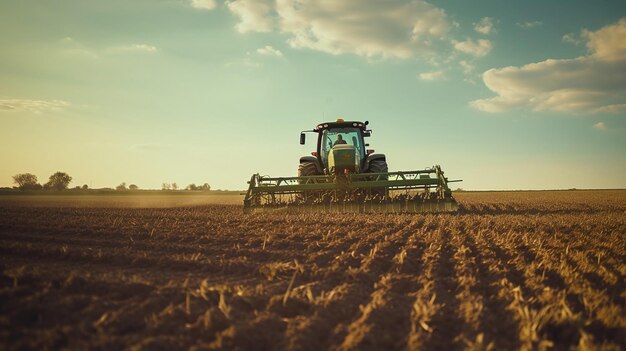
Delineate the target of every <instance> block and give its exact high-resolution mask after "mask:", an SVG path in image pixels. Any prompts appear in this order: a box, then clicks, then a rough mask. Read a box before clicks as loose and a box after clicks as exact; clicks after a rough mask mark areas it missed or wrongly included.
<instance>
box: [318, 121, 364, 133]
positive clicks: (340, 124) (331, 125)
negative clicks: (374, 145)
mask: <svg viewBox="0 0 626 351" xmlns="http://www.w3.org/2000/svg"><path fill="white" fill-rule="evenodd" d="M367 123H368V122H359V121H344V120H343V119H341V118H339V119H337V121H335V122H324V123H320V124H318V125H316V126H315V131H316V132H321V131H322V130H324V129H335V128H360V129H363V130H365V129H366V128H367Z"/></svg>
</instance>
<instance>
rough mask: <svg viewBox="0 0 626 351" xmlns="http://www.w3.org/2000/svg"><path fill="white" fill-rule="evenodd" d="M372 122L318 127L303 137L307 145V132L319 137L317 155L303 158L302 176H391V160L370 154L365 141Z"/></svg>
mask: <svg viewBox="0 0 626 351" xmlns="http://www.w3.org/2000/svg"><path fill="white" fill-rule="evenodd" d="M368 124H369V122H367V121H365V123H362V122H345V121H344V120H343V119H338V120H337V121H336V122H327V123H322V124H318V125H317V126H316V127H315V129H313V130H311V131H308V130H307V131H303V132H301V133H300V144H301V145H304V144H305V140H306V134H305V133H307V132H310V133H317V134H318V135H317V151H314V152H312V153H311V154H312V156H303V157H301V158H300V166H299V167H298V176H299V177H306V176H314V175H324V174H326V175H332V176H340V175H346V174H351V173H352V174H354V173H387V171H388V168H387V160H386V159H385V155H383V154H375V153H374V150H369V149H367V147H368V146H369V144H367V143H366V142H365V138H367V137H369V136H370V135H371V133H372V132H371V130H367V125H368Z"/></svg>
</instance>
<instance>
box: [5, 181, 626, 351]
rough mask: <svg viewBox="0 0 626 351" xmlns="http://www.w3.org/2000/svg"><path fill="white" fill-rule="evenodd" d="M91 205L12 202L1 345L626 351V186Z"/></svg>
mask: <svg viewBox="0 0 626 351" xmlns="http://www.w3.org/2000/svg"><path fill="white" fill-rule="evenodd" d="M77 199H78V197H77V198H75V199H74V200H72V197H64V198H63V199H55V198H46V199H41V198H39V199H37V198H31V199H30V200H28V199H26V198H25V197H22V198H20V197H10V198H9V197H0V265H1V266H0V268H1V274H0V345H2V349H9V350H11V349H16V350H17V349H35V350H43V349H63V348H69V349H105V350H119V349H123V348H129V349H137V350H140V349H147V350H172V349H186V348H191V349H254V350H264V349H297V350H300V349H303V350H323V349H339V350H348V349H365V350H367V349H380V350H393V349H412V350H418V349H423V350H462V349H465V350H490V349H492V350H509V349H523V350H535V349H539V350H540V349H554V350H569V349H581V350H593V349H607V350H624V349H626V305H625V303H626V284H625V281H626V191H558V192H492V193H459V194H457V199H458V200H459V202H460V204H461V210H460V212H459V213H457V214H440V215H373V216H362V215H311V214H307V215H304V214H285V213H280V212H273V213H264V214H254V215H244V214H243V213H242V210H241V207H240V205H239V201H240V198H239V197H236V196H235V197H233V198H227V197H223V198H222V200H221V201H223V202H231V203H236V205H232V204H219V202H220V201H217V200H215V199H208V198H207V199H205V200H203V201H199V202H198V201H197V202H194V203H186V202H184V201H183V202H182V203H181V202H169V200H168V199H160V200H155V198H152V199H151V200H145V199H143V200H137V199H135V200H133V199H130V198H129V199H126V200H123V201H122V200H120V198H116V199H110V198H102V199H98V198H94V199H90V200H89V201H85V200H83V201H82V202H81V201H80V200H77ZM179 201H180V200H179Z"/></svg>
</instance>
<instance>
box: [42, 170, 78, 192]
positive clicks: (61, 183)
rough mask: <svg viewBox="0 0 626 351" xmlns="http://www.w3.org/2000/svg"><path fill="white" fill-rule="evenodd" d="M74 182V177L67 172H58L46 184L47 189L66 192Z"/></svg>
mask: <svg viewBox="0 0 626 351" xmlns="http://www.w3.org/2000/svg"><path fill="white" fill-rule="evenodd" d="M71 182H72V177H70V176H69V174H67V173H65V172H56V173H55V174H53V175H51V176H50V178H49V180H48V182H47V183H46V184H45V186H44V187H45V188H47V189H56V190H64V189H67V186H68V185H70V183H71Z"/></svg>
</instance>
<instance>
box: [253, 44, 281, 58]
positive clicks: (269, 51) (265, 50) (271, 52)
mask: <svg viewBox="0 0 626 351" xmlns="http://www.w3.org/2000/svg"><path fill="white" fill-rule="evenodd" d="M256 52H257V53H258V54H260V55H265V56H276V57H282V56H283V53H282V52H280V50H278V49H274V48H273V47H271V46H270V45H266V46H264V47H262V48H258V49H256Z"/></svg>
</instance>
